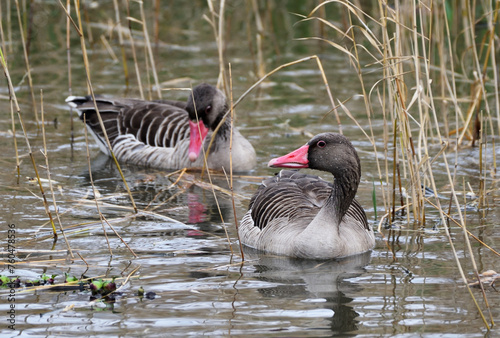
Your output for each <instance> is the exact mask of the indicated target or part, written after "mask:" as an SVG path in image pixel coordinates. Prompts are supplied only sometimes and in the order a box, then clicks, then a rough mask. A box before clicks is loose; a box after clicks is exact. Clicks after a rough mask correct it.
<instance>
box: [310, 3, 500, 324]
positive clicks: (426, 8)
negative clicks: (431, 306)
mask: <svg viewBox="0 0 500 338" xmlns="http://www.w3.org/2000/svg"><path fill="white" fill-rule="evenodd" d="M327 3H335V4H337V5H339V6H341V7H342V8H344V9H345V10H346V12H347V14H348V16H349V25H350V26H349V27H348V28H347V30H346V32H342V31H341V30H340V29H338V28H337V27H336V26H335V25H334V24H333V23H329V22H328V21H326V20H323V19H322V18H316V17H313V14H314V13H315V12H316V11H318V9H319V8H321V7H322V6H325V5H326V4H327ZM444 6H445V4H444V3H443V4H439V5H434V4H432V3H430V5H428V2H425V1H420V0H414V1H411V2H405V3H403V2H401V1H395V3H394V7H393V8H391V7H389V6H387V5H386V4H385V2H384V1H379V2H378V12H379V15H380V19H379V20H376V19H374V18H372V17H370V16H368V15H366V13H364V12H362V11H361V9H360V8H359V4H355V3H353V2H352V1H340V0H337V1H335V0H333V1H324V2H322V3H321V4H319V5H318V6H317V7H316V8H314V10H313V11H312V12H311V13H310V14H309V15H308V17H307V20H311V19H316V20H317V21H319V22H322V23H324V24H325V25H326V26H328V27H331V28H332V29H333V30H335V31H337V32H339V33H340V34H341V37H342V38H344V39H345V38H346V37H348V41H351V42H352V44H353V45H352V48H351V49H350V50H347V49H346V48H344V47H342V46H339V45H338V44H337V43H335V42H332V41H326V42H327V43H328V44H330V45H331V46H333V47H334V48H336V49H338V50H340V51H341V52H343V53H344V54H345V55H346V56H348V57H349V59H350V61H351V63H352V64H353V65H354V67H355V68H356V69H357V70H358V77H359V80H360V83H361V88H362V90H363V94H364V97H365V105H366V111H367V116H368V119H369V121H370V113H371V112H372V110H371V109H372V108H371V107H370V100H369V97H370V96H371V95H372V92H374V91H376V92H377V94H378V101H379V103H380V105H381V107H382V110H383V112H384V131H385V135H387V134H389V133H388V131H389V126H390V125H391V124H392V127H393V131H392V146H393V154H392V161H393V162H392V166H393V167H392V184H390V183H389V178H390V176H391V175H390V174H389V172H390V168H389V165H388V161H387V160H386V164H385V178H383V174H382V172H381V169H379V179H380V180H381V182H383V181H385V182H386V185H387V186H389V187H391V185H392V189H393V191H392V198H391V200H392V201H391V203H390V205H391V207H390V209H391V210H392V212H388V211H387V210H388V209H387V207H388V204H387V203H386V202H385V193H384V192H383V194H382V195H383V198H384V206H385V207H386V214H385V216H384V217H383V218H387V217H390V218H391V220H393V219H394V217H395V212H396V191H395V190H396V189H397V188H398V187H399V190H400V194H401V190H402V184H403V183H402V182H403V181H401V178H403V179H404V180H407V181H408V182H409V188H411V198H412V203H408V202H407V203H406V205H407V206H408V207H411V212H412V215H413V220H415V221H416V222H417V223H420V224H425V215H426V212H425V202H427V203H431V202H430V201H429V200H428V199H427V198H425V197H424V195H423V192H422V190H421V189H420V186H421V185H422V184H423V183H424V182H425V184H426V185H429V186H431V187H432V189H433V190H434V191H435V201H436V202H435V203H436V205H435V206H436V209H437V210H439V214H440V217H441V220H442V224H446V220H448V219H450V218H448V217H446V215H447V214H446V213H445V212H443V211H442V209H441V206H440V201H439V198H438V196H437V191H438V190H437V187H436V181H435V179H434V173H433V171H432V166H431V165H432V163H433V162H434V161H436V160H437V158H440V159H442V162H443V164H444V168H445V170H446V175H447V177H448V181H449V184H450V186H451V189H452V193H451V196H450V197H451V199H450V207H451V204H454V205H455V206H456V208H457V210H458V216H459V222H456V223H457V224H458V225H460V226H462V227H463V229H464V234H466V236H467V237H468V236H471V237H472V236H473V235H472V234H471V233H470V232H468V231H467V230H466V228H465V217H464V215H462V213H461V211H460V210H461V204H460V202H459V201H458V199H457V194H456V193H455V190H454V187H455V177H456V174H457V163H458V149H457V147H455V148H454V150H455V159H456V160H455V169H454V173H453V174H452V173H451V172H450V165H449V164H448V160H447V155H448V151H447V149H448V142H446V141H445V140H444V139H443V137H442V133H441V130H442V129H441V128H442V126H441V125H440V121H439V119H438V114H437V109H436V105H435V100H436V98H435V97H434V92H433V88H432V87H431V83H433V82H432V80H433V75H432V74H431V69H432V66H431V58H432V56H434V54H433V53H434V49H435V48H436V44H435V42H434V41H435V40H434V39H433V37H434V36H436V35H437V37H438V39H440V40H439V44H438V45H439V49H438V50H440V51H441V54H440V56H441V57H440V59H441V63H440V67H439V68H438V69H439V70H440V71H441V78H442V82H441V86H440V90H441V95H440V97H439V98H438V99H440V100H442V102H443V101H444V100H445V99H446V97H447V96H448V100H449V101H450V102H452V103H453V105H454V107H455V120H456V121H455V125H456V128H457V130H458V129H459V128H458V126H459V123H462V125H464V127H463V128H460V130H461V132H460V134H458V133H456V138H457V142H456V144H457V146H458V145H459V144H460V143H461V142H462V140H463V139H464V137H465V136H466V135H467V133H469V134H470V135H471V136H473V135H472V133H470V132H469V128H468V125H469V124H472V122H473V116H477V118H476V125H479V127H477V130H478V133H479V134H480V135H479V137H480V149H479V156H480V163H479V173H480V183H479V189H480V192H479V194H480V197H481V198H482V201H483V202H485V194H486V193H485V191H486V189H485V184H486V181H485V175H484V173H485V169H484V166H485V161H487V160H486V157H485V154H484V149H483V147H485V144H486V136H488V133H487V132H486V128H482V127H481V124H482V123H485V122H486V123H487V124H488V126H489V130H490V131H491V135H494V131H493V130H494V129H493V127H492V126H493V123H492V117H491V116H492V114H491V113H490V109H489V105H488V103H487V102H486V95H485V79H486V70H487V65H490V63H489V59H490V58H491V60H493V59H494V57H495V55H494V53H492V52H491V48H493V46H491V47H490V45H489V44H490V43H491V39H492V34H493V30H492V29H491V27H493V24H494V23H496V22H497V19H498V17H497V12H496V11H495V10H496V9H498V8H499V4H496V5H495V10H493V9H492V8H491V10H490V11H489V12H488V15H489V19H488V20H489V24H490V26H489V27H490V31H489V35H487V36H486V37H485V38H484V39H483V43H482V44H481V50H484V51H485V52H484V55H485V56H484V57H483V59H482V60H483V61H482V67H480V65H481V64H480V57H479V56H478V53H477V50H478V46H476V44H475V41H474V38H475V33H474V29H473V27H474V25H475V23H476V22H475V18H474V17H473V16H474V15H475V12H474V10H472V8H471V7H470V6H471V5H470V3H469V2H466V1H463V2H461V3H460V5H458V7H457V8H466V11H465V15H464V16H463V17H462V20H463V22H465V23H467V24H466V25H465V26H464V27H467V29H465V30H464V34H463V35H464V36H465V38H466V39H467V43H466V46H468V47H469V49H470V50H471V54H472V56H473V58H472V63H473V64H474V69H475V71H476V73H477V74H478V76H477V81H476V83H475V84H474V87H473V88H474V90H471V100H470V102H471V103H470V106H469V109H468V114H467V116H466V117H464V116H463V115H462V114H461V108H460V105H461V103H460V99H458V95H457V89H456V83H457V82H456V78H455V72H454V67H453V64H454V63H453V60H454V59H453V56H454V55H453V54H452V51H451V48H446V46H452V45H453V44H452V40H451V38H450V29H449V27H448V20H447V18H446V9H445V7H444ZM436 8H438V9H441V10H440V11H439V14H438V13H436V12H434V11H435V10H436ZM353 19H355V20H353ZM305 20H306V19H305ZM305 20H304V21H305ZM366 20H369V21H370V22H373V23H375V24H378V25H379V27H380V30H379V31H375V30H371V29H370V28H369V27H373V25H369V24H368V23H367V22H366ZM354 21H355V22H354ZM442 22H444V26H445V34H441V32H439V30H437V29H436V27H438V28H439V27H442V24H441V25H437V24H436V23H442ZM355 32H356V34H354V33H355ZM376 32H377V33H380V34H378V35H376V34H375V33H376ZM437 32H439V33H437ZM358 33H360V34H361V36H362V37H363V38H364V39H365V40H366V41H367V42H368V47H367V45H366V43H365V44H362V43H359V42H358V40H359V38H358V36H359V35H360V34H358ZM306 39H311V38H306ZM316 39H319V40H323V41H325V40H324V39H322V38H316ZM358 47H360V48H363V51H365V52H366V53H367V54H368V55H369V57H371V58H373V59H375V62H374V64H375V65H381V66H382V68H381V69H382V71H383V74H384V76H383V78H384V81H379V82H377V83H375V85H374V86H373V87H372V88H371V89H370V91H365V89H364V87H365V84H364V81H363V73H362V72H361V71H360V70H361V63H360V55H359V52H358ZM368 48H370V51H369V50H368ZM373 51H375V53H373ZM447 52H449V59H450V60H449V61H448V64H446V63H445V62H443V60H445V57H446V53H447ZM450 64H451V72H449V71H448V69H447V67H448V66H449V65H450ZM491 64H493V65H496V63H495V62H494V61H491ZM408 66H412V67H413V68H412V69H411V70H410V71H408V70H407V69H406V68H407V67H408ZM488 70H489V68H488ZM492 71H493V72H495V73H496V66H494V68H493V70H492ZM450 74H451V81H450ZM479 74H480V75H479ZM435 85H436V84H435V83H434V87H435ZM379 86H382V90H379V89H378V88H377V87H379ZM495 86H497V84H495ZM495 88H497V87H495ZM410 90H411V91H412V92H413V94H410ZM367 93H369V95H367ZM497 96H498V95H496V96H495V98H496V97H497ZM481 103H484V104H485V107H486V110H485V113H486V114H485V116H486V118H479V116H480V115H481V114H480V113H479V110H478V109H479V107H480V105H481ZM496 104H497V105H498V106H500V103H498V99H497V101H496ZM345 111H346V112H347V110H345ZM386 111H387V112H388V114H386ZM413 112H416V113H415V115H413V114H414V113H413ZM347 115H348V116H349V114H347ZM414 116H415V117H414ZM478 121H479V122H478ZM445 122H446V123H445V129H446V130H450V128H449V127H448V122H449V121H448V119H445ZM369 125H370V126H371V123H370V122H369ZM414 126H417V128H415V127H414ZM499 126H500V124H499ZM370 128H371V127H370ZM447 134H448V133H447ZM365 135H366V134H365ZM366 136H367V138H368V139H369V140H370V141H371V142H372V143H374V135H373V132H372V136H371V137H368V135H366ZM476 138H477V136H476ZM436 139H437V141H438V143H439V144H441V150H440V151H439V152H438V154H436V155H431V154H430V153H429V149H430V144H429V143H431V142H432V143H433V142H434V140H436ZM389 140H390V139H389V138H388V137H387V136H384V152H385V154H386V155H387V154H388V149H389V146H390V141H389ZM374 148H375V151H377V149H376V147H375V145H374ZM386 157H387V156H386ZM494 161H495V160H494ZM377 164H378V162H377ZM400 164H401V165H402V173H401V175H399V169H398V168H399V166H400ZM493 166H494V167H495V168H496V164H493ZM379 168H380V166H379ZM382 190H384V188H383V185H382ZM433 205H434V204H433ZM448 214H449V213H448ZM407 217H408V220H409V221H410V218H409V214H408V215H407ZM445 218H446V220H445ZM453 221H454V220H453ZM381 224H382V221H381V223H380V224H379V230H381V229H380V226H381ZM445 230H446V235H447V238H448V240H449V241H450V245H452V251H453V254H454V256H455V260H456V264H457V267H458V269H459V271H460V273H461V276H462V279H463V281H464V283H465V284H467V281H466V279H465V274H464V273H463V269H462V267H461V265H460V262H459V260H458V256H457V253H456V250H455V248H454V247H453V243H452V240H451V235H450V233H449V231H448V228H447V227H445ZM466 245H467V246H468V247H470V245H469V243H468V241H466ZM470 256H471V261H472V266H473V269H474V271H475V273H476V275H477V276H478V273H477V268H476V267H475V262H474V256H473V255H472V253H471V254H470ZM469 292H470V291H469ZM471 296H472V294H471ZM474 302H475V303H476V305H477V302H476V300H475V299H474ZM485 302H486V303H487V300H486V299H485ZM477 308H478V311H479V312H480V315H481V316H482V318H483V321H484V322H485V324H486V321H485V319H484V316H483V314H482V312H481V309H480V308H479V306H477ZM488 309H489V308H488ZM490 318H491V315H490ZM486 325H487V324H486ZM487 326H488V325H487Z"/></svg>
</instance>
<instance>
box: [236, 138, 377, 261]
mask: <svg viewBox="0 0 500 338" xmlns="http://www.w3.org/2000/svg"><path fill="white" fill-rule="evenodd" d="M268 165H269V166H270V167H281V168H294V169H299V168H311V169H318V170H322V171H327V172H330V173H331V174H332V175H333V176H334V181H333V184H332V183H328V182H327V181H325V180H323V179H321V178H319V177H318V176H314V175H309V174H304V173H301V172H299V171H298V170H282V171H281V172H279V173H278V174H277V175H276V176H274V177H270V178H267V179H265V180H264V181H263V182H262V184H261V185H260V187H259V188H258V190H257V192H256V193H255V195H254V196H253V197H252V199H251V200H250V205H249V208H248V211H247V212H246V214H245V215H244V216H243V218H242V220H241V222H240V225H239V227H238V233H239V236H240V241H241V243H242V244H244V245H245V246H248V247H251V248H254V249H257V250H259V251H264V252H268V253H272V254H277V255H284V256H291V257H298V258H308V259H330V258H341V257H346V256H351V255H356V254H360V253H363V252H367V251H369V250H371V249H372V248H373V247H374V246H375V235H374V233H373V229H372V228H371V226H370V225H369V224H368V221H367V219H366V214H365V212H364V210H363V207H362V206H361V205H360V204H359V203H358V202H357V201H356V200H355V199H354V197H355V195H356V191H357V190H358V185H359V182H360V178H361V164H360V161H359V157H358V154H357V152H356V150H355V149H354V147H353V145H352V144H351V142H350V141H349V140H348V139H347V138H346V137H345V136H343V135H340V134H336V133H322V134H318V135H316V136H314V137H313V138H312V139H311V140H310V141H309V142H308V143H306V144H305V145H304V146H302V147H300V148H298V149H297V150H295V151H293V152H291V153H289V154H287V155H285V156H282V157H279V158H275V159H272V160H271V161H270V162H269V164H268Z"/></svg>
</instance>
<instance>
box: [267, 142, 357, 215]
mask: <svg viewBox="0 0 500 338" xmlns="http://www.w3.org/2000/svg"><path fill="white" fill-rule="evenodd" d="M269 166H270V167H281V168H310V169H317V170H321V171H326V172H330V173H331V174H332V175H333V176H334V177H335V181H334V185H335V186H336V188H335V189H333V195H332V196H331V199H332V202H334V204H337V205H338V210H339V212H338V215H339V217H340V218H341V217H342V216H343V214H344V213H345V211H346V210H347V208H348V207H349V205H350V204H351V202H352V200H353V199H354V196H355V195H356V192H357V190H358V185H359V182H360V179H361V164H360V161H359V157H358V154H357V152H356V149H354V147H353V145H352V144H351V142H350V141H349V140H348V139H347V138H346V137H345V136H343V135H340V134H336V133H323V134H318V135H316V136H314V137H313V138H312V139H311V140H310V141H309V142H307V143H306V144H305V145H303V146H302V147H300V148H299V149H297V150H294V151H292V152H291V153H289V154H287V155H285V156H281V157H278V158H275V159H272V160H271V161H269Z"/></svg>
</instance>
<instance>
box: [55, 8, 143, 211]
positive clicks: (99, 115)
mask: <svg viewBox="0 0 500 338" xmlns="http://www.w3.org/2000/svg"><path fill="white" fill-rule="evenodd" d="M61 6H62V4H61ZM77 6H78V3H77V0H75V8H76V15H77V18H78V29H77V32H78V33H79V35H80V43H81V48H82V56H83V63H84V66H85V74H86V77H87V86H88V89H89V91H90V94H91V96H92V101H93V102H94V109H95V111H96V114H97V117H98V119H99V124H100V126H101V130H102V132H103V136H104V139H105V140H106V144H107V146H108V149H109V153H110V154H111V157H112V158H113V161H114V163H115V165H116V168H117V169H118V172H119V173H120V176H121V178H122V181H123V184H124V185H125V189H126V190H127V192H128V194H129V197H130V202H131V203H132V206H133V208H134V210H135V211H136V212H137V206H136V205H135V201H134V198H133V197H132V193H131V191H130V188H129V186H128V183H127V180H126V179H125V176H124V175H123V172H122V169H121V167H120V164H119V163H118V160H117V159H116V156H115V154H114V152H113V147H112V146H111V143H110V142H109V138H108V134H107V133H106V128H105V126H104V122H103V120H102V117H101V114H100V113H99V108H98V107H97V103H96V100H95V94H94V90H93V88H92V82H91V80H90V69H89V62H88V56H87V52H86V47H85V37H84V36H83V33H82V32H83V29H82V20H81V15H80V10H79V8H78V7H77ZM63 10H64V11H65V13H66V14H67V15H69V13H68V12H66V9H65V8H64V7H63Z"/></svg>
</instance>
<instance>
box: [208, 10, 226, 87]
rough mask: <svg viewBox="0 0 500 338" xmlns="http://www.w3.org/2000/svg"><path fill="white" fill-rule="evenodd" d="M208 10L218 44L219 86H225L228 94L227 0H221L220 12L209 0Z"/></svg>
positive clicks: (209, 21)
mask: <svg viewBox="0 0 500 338" xmlns="http://www.w3.org/2000/svg"><path fill="white" fill-rule="evenodd" d="M207 4H208V10H209V12H210V15H211V18H208V17H207V16H206V15H203V18H204V19H205V21H207V22H208V23H209V24H210V26H211V27H212V30H213V32H214V38H215V43H216V44H217V52H218V55H219V76H218V77H217V88H223V89H224V92H225V93H226V95H227V94H228V83H227V82H228V81H227V78H226V70H225V66H224V65H225V62H224V35H223V34H224V29H223V28H224V12H225V10H224V8H225V4H226V2H225V0H220V5H219V13H217V12H215V9H214V6H213V3H212V0H207ZM216 18H218V21H217V19H216Z"/></svg>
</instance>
